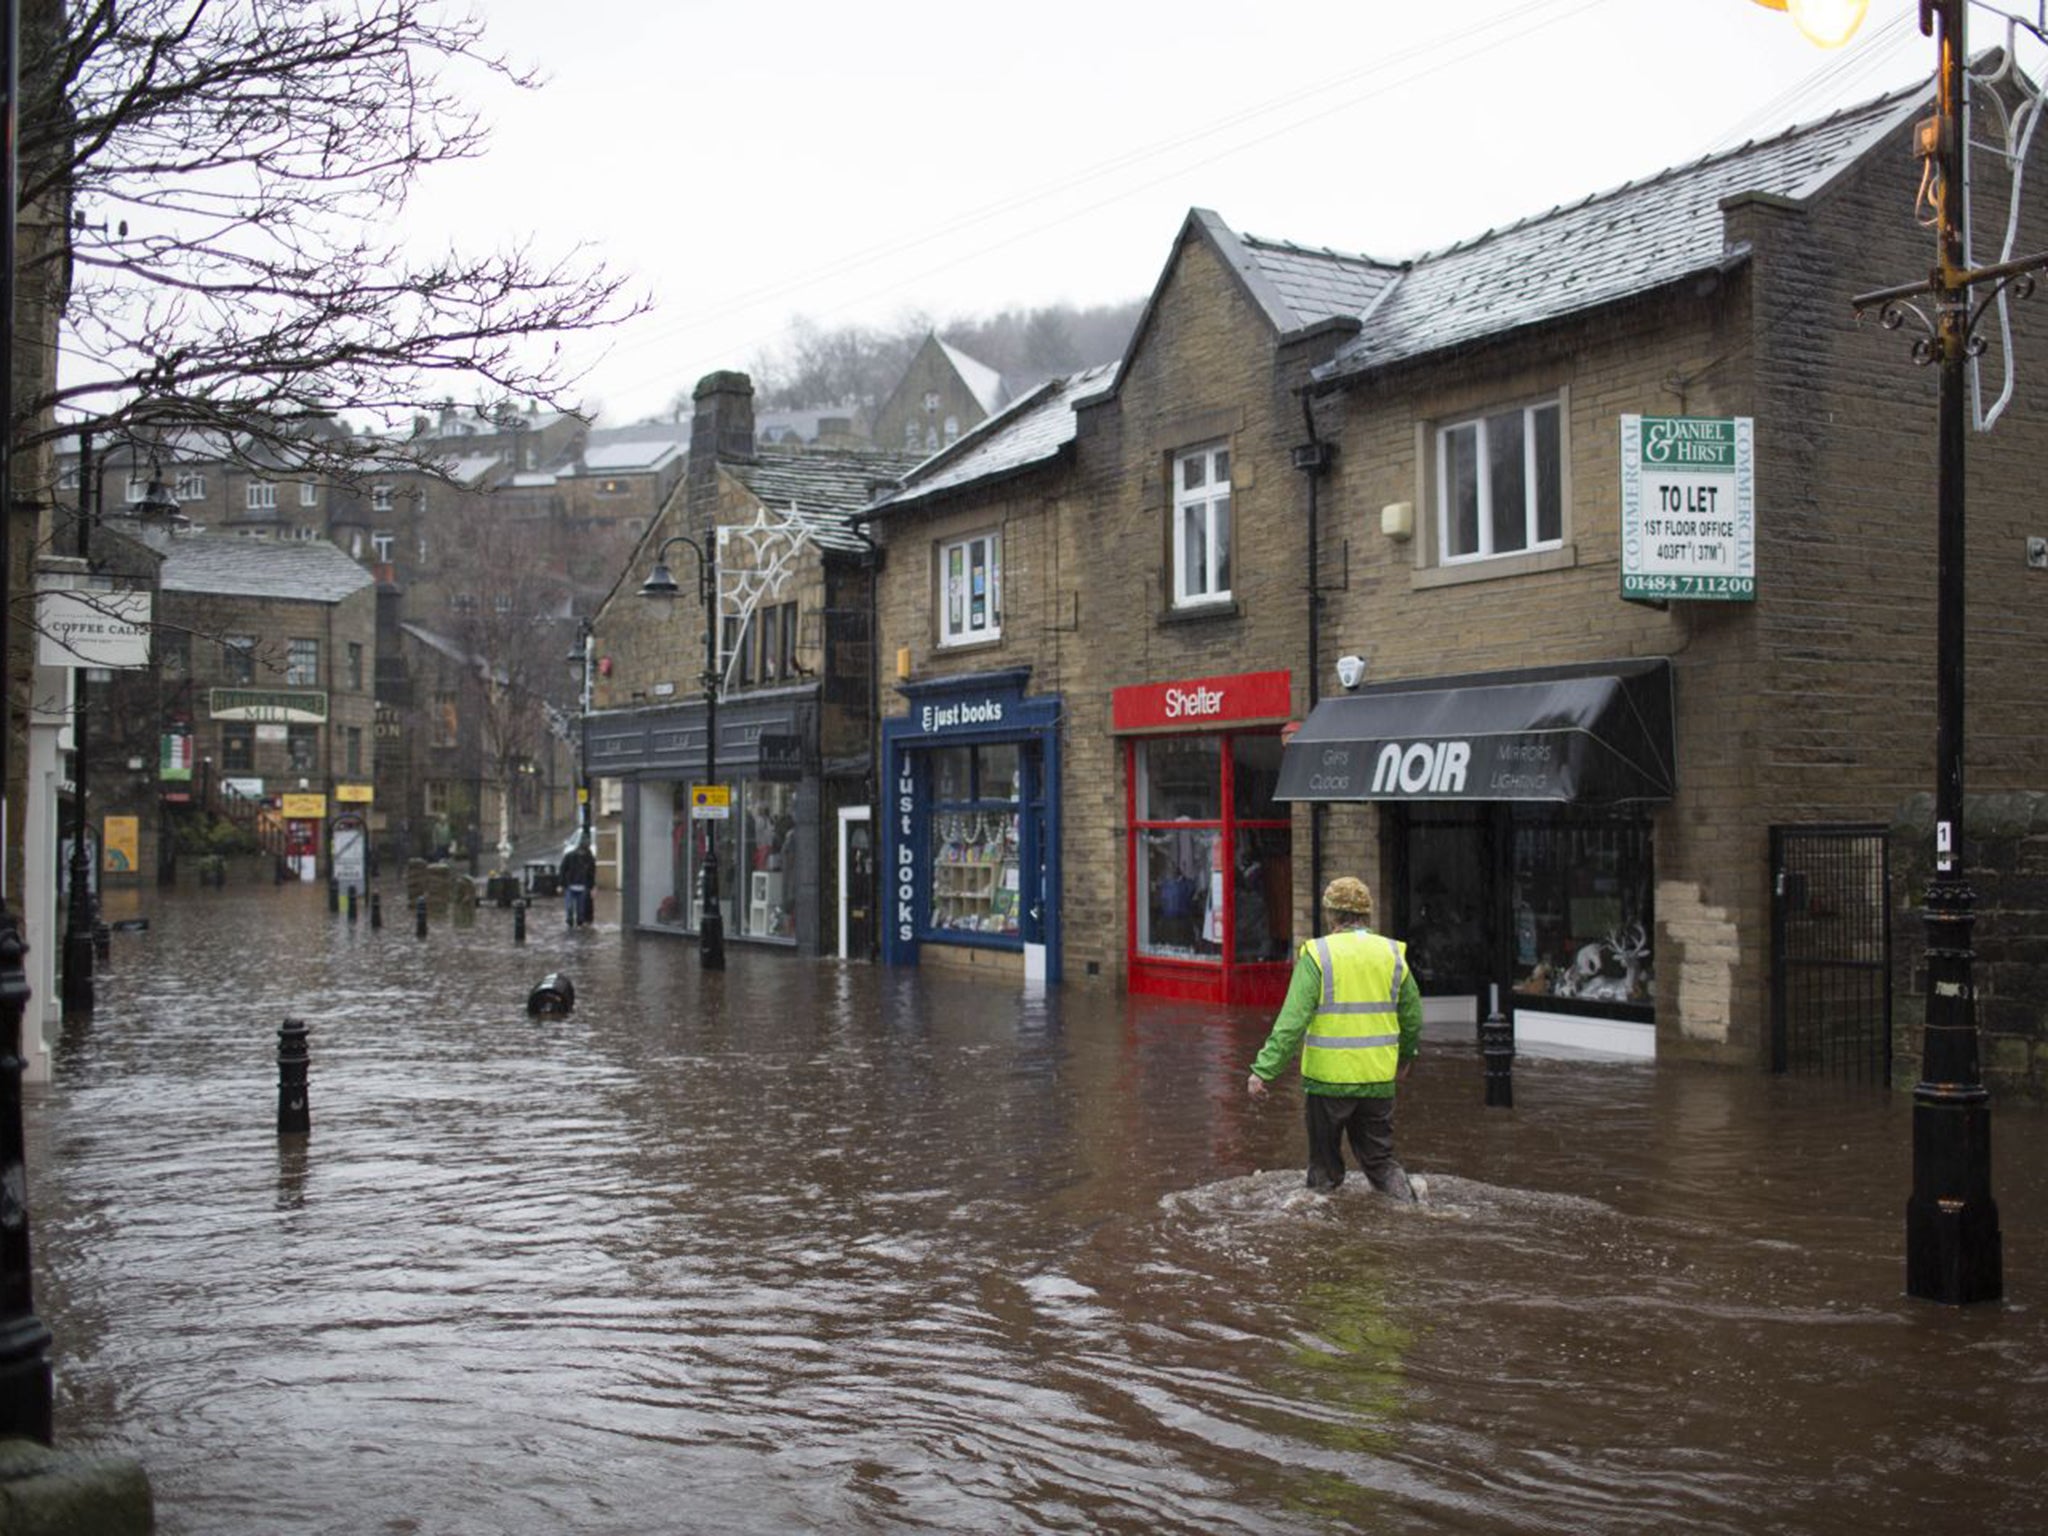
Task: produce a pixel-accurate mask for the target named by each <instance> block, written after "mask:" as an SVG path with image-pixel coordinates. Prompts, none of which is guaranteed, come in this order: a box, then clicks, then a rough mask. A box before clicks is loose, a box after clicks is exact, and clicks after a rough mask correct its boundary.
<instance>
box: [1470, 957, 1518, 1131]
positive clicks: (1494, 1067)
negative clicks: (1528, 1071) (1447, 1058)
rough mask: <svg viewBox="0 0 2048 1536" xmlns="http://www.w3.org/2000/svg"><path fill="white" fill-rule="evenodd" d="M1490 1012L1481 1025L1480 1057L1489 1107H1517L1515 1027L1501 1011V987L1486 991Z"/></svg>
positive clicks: (1496, 985) (1497, 984)
mask: <svg viewBox="0 0 2048 1536" xmlns="http://www.w3.org/2000/svg"><path fill="white" fill-rule="evenodd" d="M1487 993H1488V1000H1489V1002H1490V1004H1491V1011H1489V1012H1488V1014H1487V1015H1486V1017H1485V1018H1484V1019H1482V1020H1481V1021H1480V1024H1479V1055H1480V1058H1481V1059H1482V1060H1483V1061H1484V1062H1485V1063H1486V1107H1487V1108H1488V1109H1513V1108H1514V1107H1515V1025H1514V1021H1513V1020H1512V1019H1509V1018H1508V1017H1507V1016H1506V1015H1504V1014H1503V1013H1502V1012H1501V1011H1500V985H1499V983H1497V982H1496V983H1495V984H1494V985H1492V986H1491V987H1489V988H1488V989H1487Z"/></svg>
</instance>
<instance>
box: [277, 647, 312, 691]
mask: <svg viewBox="0 0 2048 1536" xmlns="http://www.w3.org/2000/svg"><path fill="white" fill-rule="evenodd" d="M284 681H285V686H286V687H287V688H318V687H319V686H320V642H319V641H318V640H294V641H292V643H291V646H290V648H289V649H288V650H287V651H286V652H285V663H284Z"/></svg>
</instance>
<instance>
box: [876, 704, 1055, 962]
mask: <svg viewBox="0 0 2048 1536" xmlns="http://www.w3.org/2000/svg"><path fill="white" fill-rule="evenodd" d="M1029 680H1030V671H1029V669H1027V668H1012V669H1007V670H1004V671H1000V672H981V673H974V674H971V675H969V676H965V677H953V678H943V679H936V680H933V681H930V682H922V683H909V684H904V685H902V686H901V687H900V688H899V689H898V692H900V693H901V694H903V696H904V697H905V698H906V699H907V700H908V701H909V704H910V708H909V711H908V713H907V714H904V715H899V716H894V717H891V718H889V719H887V720H884V721H883V722H882V764H883V785H884V792H885V803H886V805H887V812H886V815H885V820H884V825H883V829H882V833H881V846H882V852H883V860H884V863H883V881H884V900H883V904H882V910H883V912H884V913H885V914H886V915H887V921H886V922H885V924H884V932H883V942H882V958H883V959H884V960H885V961H886V962H887V963H889V964H891V965H915V964H917V963H919V961H920V959H921V958H923V957H924V951H925V949H926V947H927V946H932V945H942V946H949V947H953V948H957V949H961V950H982V951H991V952H998V953H1000V952H1006V951H1007V952H1011V953H1015V954H1016V955H1017V956H1018V957H1019V968H1020V974H1021V975H1023V976H1027V977H1029V976H1034V975H1037V974H1040V972H1041V969H1042V974H1043V977H1044V979H1045V980H1047V981H1058V980H1059V979H1060V926H1059V889H1060V872H1059V732H1058V723H1059V716H1060V700H1059V698H1058V696H1057V695H1047V696H1043V697H1036V698H1032V697H1027V696H1026V695H1025V692H1024V689H1025V686H1026V684H1027V683H1028V682H1029Z"/></svg>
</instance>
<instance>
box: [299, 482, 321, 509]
mask: <svg viewBox="0 0 2048 1536" xmlns="http://www.w3.org/2000/svg"><path fill="white" fill-rule="evenodd" d="M299 505H300V506H302V507H317V506H319V505H320V487H319V486H317V485H315V484H314V483H313V482H312V481H310V480H301V481H300V482H299Z"/></svg>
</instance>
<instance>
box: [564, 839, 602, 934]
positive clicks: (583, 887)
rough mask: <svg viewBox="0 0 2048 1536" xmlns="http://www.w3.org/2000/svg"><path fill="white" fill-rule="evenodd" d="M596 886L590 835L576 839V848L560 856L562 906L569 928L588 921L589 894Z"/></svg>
mask: <svg viewBox="0 0 2048 1536" xmlns="http://www.w3.org/2000/svg"><path fill="white" fill-rule="evenodd" d="M596 885H597V855H596V854H595V853H593V852H591V849H590V834H589V833H588V832H585V833H584V834H583V835H582V836H581V837H579V838H577V839H576V846H575V847H574V848H571V849H570V850H569V851H568V852H567V853H565V854H563V855H562V905H563V908H564V910H565V912H566V915H567V917H568V919H569V926H570V927H571V928H579V927H581V926H582V925H583V924H585V923H587V922H589V921H590V893H591V891H592V890H593V889H595V888H596Z"/></svg>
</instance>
